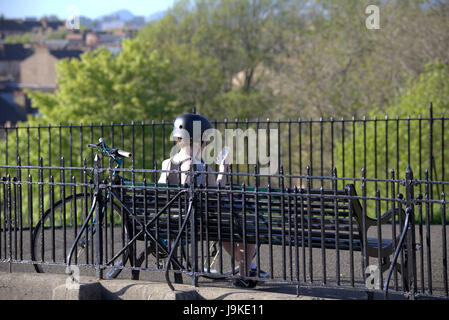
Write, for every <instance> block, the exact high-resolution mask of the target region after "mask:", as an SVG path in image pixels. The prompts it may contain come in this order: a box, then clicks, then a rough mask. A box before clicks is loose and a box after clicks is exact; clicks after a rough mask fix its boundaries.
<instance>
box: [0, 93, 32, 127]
mask: <svg viewBox="0 0 449 320" xmlns="http://www.w3.org/2000/svg"><path fill="white" fill-rule="evenodd" d="M7 121H10V122H11V123H17V122H18V121H26V117H24V116H23V115H21V114H20V113H19V112H17V110H16V109H15V107H14V105H11V104H10V103H9V102H8V101H6V100H5V99H3V98H0V125H4V124H5V123H6V122H7Z"/></svg>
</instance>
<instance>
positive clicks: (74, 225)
mask: <svg viewBox="0 0 449 320" xmlns="http://www.w3.org/2000/svg"><path fill="white" fill-rule="evenodd" d="M88 147H90V148H96V149H98V150H99V151H100V153H101V154H103V156H106V157H108V158H110V159H111V160H112V162H113V163H115V167H114V168H113V169H112V173H111V180H112V184H113V185H114V184H115V185H118V184H123V183H129V182H130V180H129V179H126V178H124V177H121V176H120V175H119V174H118V171H117V169H119V168H120V167H121V165H122V163H123V158H131V157H132V154H131V153H130V152H127V151H123V150H120V149H116V148H109V147H108V146H107V144H106V143H105V140H104V139H103V138H100V139H99V143H98V144H88ZM114 200H118V202H119V203H120V196H119V195H118V194H117V193H116V192H115V191H114V190H113V189H112V188H111V187H110V186H108V187H107V188H106V194H105V195H104V196H103V195H102V194H101V193H96V194H93V193H92V190H90V191H87V189H86V190H85V192H82V193H75V192H73V194H71V195H69V196H67V197H65V198H63V199H61V200H59V201H57V202H54V203H53V204H52V205H51V208H50V209H47V210H46V211H45V212H44V213H43V215H42V218H41V219H40V220H39V222H38V223H37V224H36V226H35V228H34V230H33V233H32V239H31V241H32V245H31V258H32V261H39V258H40V263H35V264H33V266H34V268H35V270H36V272H38V273H44V272H48V271H49V270H50V268H51V267H50V266H51V265H53V264H58V263H56V258H55V256H56V249H57V250H59V251H61V250H62V251H63V255H64V263H67V264H69V265H70V263H71V260H72V255H73V254H74V260H75V263H76V264H77V265H78V266H84V265H92V262H93V261H94V250H95V247H94V243H93V240H94V236H95V234H96V232H97V230H96V223H97V220H96V219H98V217H93V214H94V212H95V209H96V207H97V206H99V210H98V212H99V213H100V214H99V219H100V225H101V228H103V229H105V230H106V231H105V232H106V233H108V230H107V229H108V227H109V230H110V236H111V238H113V241H112V244H113V243H114V242H117V241H120V242H121V246H122V247H124V246H125V245H126V242H127V241H128V240H129V239H130V231H131V226H130V221H129V219H128V214H127V213H126V212H125V210H123V206H122V205H119V204H117V203H116V201H114ZM108 207H109V208H110V209H112V213H111V214H109V216H108V212H107V211H108ZM88 208H90V209H89V210H88ZM68 215H69V219H68V218H67V216H68ZM91 218H92V222H91V223H89V221H90V220H91ZM58 219H59V225H58V226H56V225H55V221H56V220H58ZM81 222H82V223H83V224H82V226H81V227H80V229H79V230H78V223H81ZM117 228H119V229H120V230H119V231H120V233H119V234H118V235H119V236H120V237H119V239H115V238H117V233H116V234H115V235H114V230H115V229H117ZM59 229H63V233H62V238H61V236H58V235H56V231H57V230H59ZM68 229H72V230H73V236H74V240H73V244H72V247H71V248H70V253H69V255H67V256H66V253H67V250H66V249H67V243H68V242H69V241H68V239H67V237H68V236H69V238H70V234H69V232H67V230H68ZM84 230H86V232H85V234H84V237H82V236H83V232H84ZM49 238H50V239H51V244H52V246H51V247H52V248H51V253H50V254H51V256H52V257H51V262H50V263H48V262H47V261H46V259H45V253H46V252H47V251H48V249H49V248H48V246H47V247H46V246H45V243H46V241H48V240H49ZM160 245H161V244H160ZM112 246H113V245H112ZM61 248H62V249H61ZM111 251H112V253H113V252H114V249H113V248H111ZM38 253H40V257H39V256H38ZM149 253H153V255H155V253H154V246H150V247H149V248H147V252H146V254H149ZM158 256H159V258H162V259H163V258H165V257H166V253H164V251H162V252H158ZM131 257H132V252H131V248H130V249H127V250H124V251H123V252H121V253H120V254H119V255H118V256H117V257H115V258H114V261H115V263H114V265H113V267H112V269H110V270H109V271H108V272H107V273H106V274H105V278H106V279H112V278H116V277H117V276H118V275H119V273H120V272H121V270H122V267H123V266H124V265H125V264H126V262H127V261H128V259H129V258H131ZM144 259H145V256H144V254H143V252H142V253H141V255H140V256H139V257H137V259H136V260H135V261H134V263H133V264H136V265H140V264H141V263H142V262H143V260H144Z"/></svg>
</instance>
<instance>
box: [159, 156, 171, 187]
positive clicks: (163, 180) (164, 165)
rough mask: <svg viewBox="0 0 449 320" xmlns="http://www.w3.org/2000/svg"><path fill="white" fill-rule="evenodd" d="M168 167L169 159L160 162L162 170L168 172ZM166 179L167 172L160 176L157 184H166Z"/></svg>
mask: <svg viewBox="0 0 449 320" xmlns="http://www.w3.org/2000/svg"><path fill="white" fill-rule="evenodd" d="M169 166H170V159H166V160H164V161H162V170H169V169H170V168H169ZM167 177H168V172H162V173H161V176H160V177H159V181H158V183H167V182H168V181H167Z"/></svg>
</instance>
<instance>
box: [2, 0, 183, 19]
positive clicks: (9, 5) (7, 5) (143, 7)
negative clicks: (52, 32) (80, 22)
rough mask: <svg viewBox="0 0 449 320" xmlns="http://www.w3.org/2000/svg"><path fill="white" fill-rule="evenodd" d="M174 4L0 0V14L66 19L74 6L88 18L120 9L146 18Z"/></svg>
mask: <svg viewBox="0 0 449 320" xmlns="http://www.w3.org/2000/svg"><path fill="white" fill-rule="evenodd" d="M174 2H175V0H140V1H139V0H126V1H123V0H107V1H105V0H0V14H3V15H4V16H5V17H6V18H25V17H37V18H39V17H42V16H44V15H53V14H55V15H57V16H58V17H59V18H60V19H66V18H67V17H68V16H69V15H70V9H69V8H70V7H72V6H75V7H76V8H77V9H78V10H79V13H80V15H82V16H86V17H89V18H97V17H99V16H102V15H104V14H109V13H111V12H114V11H117V10H121V9H127V10H129V11H131V12H132V13H133V14H135V15H142V16H145V17H146V16H149V15H151V14H153V13H155V12H158V11H163V10H166V9H168V8H170V7H171V6H172V5H173V3H174Z"/></svg>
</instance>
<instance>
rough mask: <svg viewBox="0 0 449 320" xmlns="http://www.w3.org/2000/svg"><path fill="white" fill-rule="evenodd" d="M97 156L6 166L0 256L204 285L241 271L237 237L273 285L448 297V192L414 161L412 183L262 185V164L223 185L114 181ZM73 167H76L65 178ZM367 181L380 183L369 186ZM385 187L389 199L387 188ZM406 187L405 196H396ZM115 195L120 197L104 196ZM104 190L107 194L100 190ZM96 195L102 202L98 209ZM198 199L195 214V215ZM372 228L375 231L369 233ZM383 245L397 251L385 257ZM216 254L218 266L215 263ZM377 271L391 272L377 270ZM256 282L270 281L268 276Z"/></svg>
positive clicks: (282, 180) (284, 177)
mask: <svg viewBox="0 0 449 320" xmlns="http://www.w3.org/2000/svg"><path fill="white" fill-rule="evenodd" d="M100 163H101V161H98V163H97V165H98V166H94V167H65V166H59V167H46V166H2V168H5V169H6V168H8V169H9V170H10V171H11V172H12V171H14V173H15V174H14V175H13V176H11V175H9V176H5V177H3V178H2V180H1V188H0V198H1V203H2V205H1V208H0V210H1V211H0V218H1V219H0V221H1V229H0V259H1V261H2V262H5V263H9V266H12V265H13V264H21V265H23V264H29V265H33V266H34V267H35V268H36V270H38V271H43V272H52V270H56V269H52V268H55V267H58V266H59V267H60V268H65V267H66V266H67V264H71V265H76V266H79V267H92V268H93V270H96V271H97V275H98V276H100V277H108V276H109V277H113V276H115V275H114V272H115V273H117V270H128V271H131V272H132V273H133V274H134V275H135V274H136V272H137V271H148V270H149V271H164V272H168V271H169V270H170V271H174V272H175V273H176V272H177V271H176V270H177V269H181V271H182V272H183V273H184V274H187V275H189V276H191V277H192V279H193V283H194V284H197V281H198V278H199V277H202V276H209V277H220V276H222V275H225V276H227V277H230V278H232V277H236V276H237V275H238V274H237V275H236V274H233V273H231V272H230V271H231V270H234V268H235V267H237V266H238V265H239V262H238V261H237V260H235V259H234V258H231V257H234V256H235V252H236V250H237V248H235V244H237V243H241V244H243V246H242V247H243V248H244V249H243V250H244V251H245V250H250V248H249V247H248V245H249V244H253V245H255V256H254V259H253V263H254V264H255V265H256V266H257V268H258V270H264V271H266V273H268V275H269V276H268V277H269V279H268V280H269V281H278V282H285V283H290V284H295V285H298V286H299V288H301V287H303V286H314V285H320V286H323V285H326V286H331V287H332V286H337V287H343V288H351V289H358V290H362V291H376V290H380V291H382V292H384V293H386V291H387V289H389V290H390V292H392V291H393V292H404V293H407V294H409V295H410V296H412V297H418V296H420V295H422V296H427V295H430V296H437V297H446V298H447V297H448V278H447V270H448V268H447V243H446V238H447V235H446V231H447V225H446V224H447V222H446V221H447V213H446V206H447V200H446V197H445V195H444V193H442V194H441V196H440V197H439V198H436V197H431V193H430V190H431V188H432V187H433V188H437V187H439V188H440V189H442V188H443V186H445V185H447V184H449V182H445V181H435V180H433V181H432V180H430V177H429V176H428V175H427V176H426V177H425V179H423V180H419V179H415V178H414V176H413V173H412V170H411V168H408V170H407V173H406V175H405V179H396V178H390V179H373V178H367V177H366V176H363V175H362V177H359V178H353V177H351V178H344V177H338V176H337V174H336V173H337V170H336V169H334V170H333V173H332V175H329V176H313V175H311V173H310V168H307V173H306V175H297V176H296V175H288V174H284V173H282V169H281V173H280V174H274V175H270V179H271V180H272V181H274V180H277V184H276V185H277V186H274V185H262V184H260V183H258V181H260V180H261V179H263V178H264V177H263V175H261V174H259V173H257V170H255V172H253V173H228V175H229V176H233V178H232V179H236V178H237V176H239V177H240V178H241V179H242V180H245V181H248V179H249V181H250V184H246V182H244V183H242V184H240V185H237V184H234V185H231V186H224V187H221V186H218V187H215V186H196V185H194V184H192V185H191V186H167V185H163V184H162V185H161V184H155V183H151V182H147V180H146V178H145V179H144V180H142V181H138V180H136V179H134V180H131V181H128V182H127V183H124V182H123V181H122V182H121V183H119V184H114V183H111V182H110V181H109V182H108V181H106V180H104V178H108V177H109V174H108V173H107V170H108V169H107V168H104V169H102V168H101V164H100ZM50 170H51V171H52V175H50V176H49V177H48V178H46V177H45V176H46V175H45V171H50ZM28 172H30V173H29V174H28V175H27V174H24V173H28ZM66 172H71V173H72V174H73V173H76V174H73V176H72V178H71V179H69V180H67V181H65V180H64V176H65V173H66ZM119 172H120V174H122V173H130V174H131V175H132V176H134V177H135V176H136V175H138V174H143V173H145V175H147V176H159V175H160V174H161V173H162V172H163V171H162V170H159V169H158V170H150V169H119ZM77 174H80V175H81V176H82V177H83V178H82V180H81V181H78V179H77V178H76V175H77ZM57 175H58V176H60V177H61V180H60V181H56V179H55V177H56V176H57ZM89 176H90V178H89ZM265 178H267V177H265ZM289 179H303V180H304V181H305V184H304V186H303V187H299V186H294V187H292V188H290V187H289V186H287V184H286V181H288V180H289ZM354 181H355V182H357V183H360V185H361V189H360V190H356V188H354V189H353V190H354V191H355V193H345V188H342V187H341V185H346V186H347V185H354ZM329 185H331V186H332V187H330V188H329V187H327V186H329ZM370 185H376V186H377V187H378V189H377V190H376V191H375V192H374V193H371V192H369V189H370ZM387 188H388V189H389V194H388V195H387V194H384V193H383V192H382V190H384V189H387ZM401 188H402V189H404V190H405V192H404V193H401V192H398V190H400V189H401ZM418 189H423V190H424V192H423V193H420V192H416V191H415V190H418ZM111 192H113V193H114V195H115V196H116V198H112V197H111V198H107V197H106V194H107V193H111ZM99 194H100V195H102V198H101V199H100V198H95V197H94V196H95V195H99ZM392 195H393V196H392ZM176 197H177V198H176ZM94 199H97V200H98V201H100V202H102V203H101V205H102V207H100V206H97V207H95V208H92V203H93V200H94ZM170 199H172V200H173V201H171V202H168V201H169V200H170ZM190 200H192V205H193V206H194V207H195V210H194V213H190V216H188V208H189V201H190ZM158 201H159V203H158ZM354 203H358V206H359V207H357V205H354ZM393 208H395V209H394V210H397V212H396V211H394V210H393V212H394V214H393V216H391V217H390V219H389V220H388V221H382V223H380V221H381V220H382V217H383V214H384V212H386V211H388V210H389V209H393ZM432 208H433V210H434V214H436V213H438V215H439V216H440V221H439V223H435V221H432V220H431V214H430V213H431V209H432ZM357 210H358V212H357ZM390 211H391V210H390ZM400 212H403V213H405V214H406V216H407V217H406V216H405V215H402V214H399V213H400ZM158 213H159V216H157V217H156V215H157V214H158ZM337 213H338V216H337ZM340 214H341V216H340ZM100 216H101V217H102V218H98V217H100ZM373 219H374V220H373ZM376 219H377V220H376ZM43 221H45V222H43ZM150 221H152V222H151V223H150ZM370 221H371V222H370ZM372 221H377V222H375V223H373V224H372ZM149 223H150V224H149ZM370 224H372V225H371V228H368V229H365V228H364V226H365V227H366V226H369V225H370ZM144 226H147V227H144ZM182 226H184V229H182V228H181V227H182ZM84 227H85V229H83V228H84ZM145 230H146V231H145ZM139 232H141V233H140V234H139ZM178 237H179V238H178ZM309 237H310V238H309ZM75 240H76V241H78V244H77V245H74V242H75ZM132 240H136V242H132ZM155 240H156V241H157V242H159V246H155V245H154V243H155V242H154V241H155ZM175 240H178V241H177V243H175V242H174V241H175ZM80 243H82V245H81V246H80ZM226 243H231V252H226V250H224V248H225V246H226ZM367 244H369V245H367ZM151 245H152V246H151ZM213 245H215V246H213ZM150 247H151V248H150ZM145 248H148V249H147V250H145ZM172 249H173V250H172ZM372 250H374V251H372ZM385 250H386V251H388V250H389V253H388V254H386V255H385V254H384V253H385V252H386V251H385ZM144 251H145V252H147V254H143V252H144ZM171 251H173V252H171ZM213 251H217V253H215V252H213ZM124 252H125V253H126V254H127V257H126V259H127V261H125V263H123V253H124ZM373 252H374V253H373ZM170 253H173V254H174V257H175V258H176V259H177V260H173V261H176V262H173V264H172V265H169V264H167V261H171V260H168V259H167V255H168V254H170ZM70 254H71V255H70ZM139 256H140V258H139ZM245 256H246V255H245ZM69 257H70V258H69ZM139 259H140V260H139ZM248 259H249V258H245V261H244V268H246V269H247V270H249V268H250V265H251V264H250V263H251V261H249V260H248ZM393 259H396V260H394V261H393ZM212 260H216V265H214V266H212V265H211V261H212ZM370 260H371V262H370ZM137 261H139V263H137ZM391 262H394V263H393V264H392V263H391ZM112 266H115V267H114V268H112ZM370 266H371V269H370V268H368V267H370ZM390 267H391V270H389V268H390ZM372 268H374V270H382V271H383V272H377V271H376V272H377V273H372V274H371V276H370V272H371V271H370V270H372ZM63 270H64V269H63ZM104 271H106V276H105V274H104ZM182 272H181V273H182ZM110 275H112V276H110ZM372 275H375V277H374V278H373V276H372ZM177 277H178V280H177V281H179V276H177ZM252 277H253V278H254V279H259V280H263V281H267V279H261V278H260V277H261V276H260V274H253V275H252ZM387 277H389V279H388V281H386V280H387ZM374 280H375V281H374ZM370 281H371V282H370Z"/></svg>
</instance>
